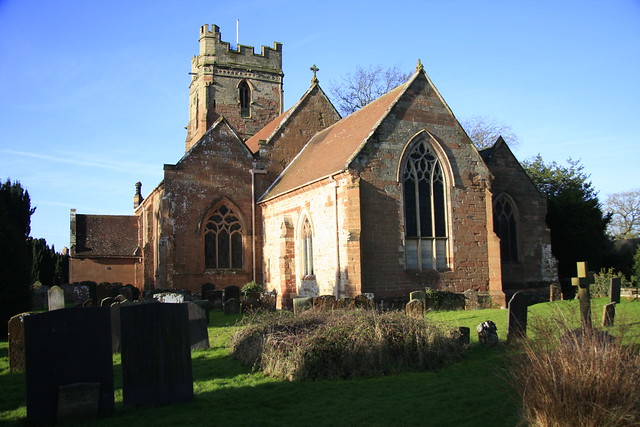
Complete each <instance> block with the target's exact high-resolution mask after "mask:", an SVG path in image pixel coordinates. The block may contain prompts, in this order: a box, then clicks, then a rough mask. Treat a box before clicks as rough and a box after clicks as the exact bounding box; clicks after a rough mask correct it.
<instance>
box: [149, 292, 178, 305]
mask: <svg viewBox="0 0 640 427" xmlns="http://www.w3.org/2000/svg"><path fill="white" fill-rule="evenodd" d="M153 297H154V298H155V299H157V300H158V301H160V302H163V303H168V304H182V303H183V302H184V295H183V294H178V293H175V292H161V293H159V294H153Z"/></svg>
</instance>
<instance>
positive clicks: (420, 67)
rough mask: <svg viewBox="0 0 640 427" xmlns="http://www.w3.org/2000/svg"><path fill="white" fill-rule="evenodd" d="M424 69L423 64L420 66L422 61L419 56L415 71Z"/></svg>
mask: <svg viewBox="0 0 640 427" xmlns="http://www.w3.org/2000/svg"><path fill="white" fill-rule="evenodd" d="M422 70H424V66H422V61H420V58H418V64H417V65H416V71H422Z"/></svg>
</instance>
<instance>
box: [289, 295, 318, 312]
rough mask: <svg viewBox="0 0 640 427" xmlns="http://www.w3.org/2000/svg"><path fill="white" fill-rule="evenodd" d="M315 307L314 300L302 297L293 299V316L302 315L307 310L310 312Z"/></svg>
mask: <svg viewBox="0 0 640 427" xmlns="http://www.w3.org/2000/svg"><path fill="white" fill-rule="evenodd" d="M311 307H313V298H311V297H300V298H294V299H293V314H300V313H302V312H303V311H305V310H309V309H310V308H311Z"/></svg>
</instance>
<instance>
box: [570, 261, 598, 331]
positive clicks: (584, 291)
mask: <svg viewBox="0 0 640 427" xmlns="http://www.w3.org/2000/svg"><path fill="white" fill-rule="evenodd" d="M576 264H577V269H578V277H572V278H571V285H572V286H576V287H577V288H578V295H577V296H578V299H579V300H580V322H581V324H582V327H583V328H591V294H590V293H589V285H590V284H591V283H593V276H591V275H589V273H588V267H587V263H586V262H578V263H576Z"/></svg>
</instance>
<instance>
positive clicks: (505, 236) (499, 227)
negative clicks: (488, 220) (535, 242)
mask: <svg viewBox="0 0 640 427" xmlns="http://www.w3.org/2000/svg"><path fill="white" fill-rule="evenodd" d="M493 231H494V232H495V233H496V235H497V236H498V237H499V238H500V258H501V260H502V262H503V263H515V262H518V228H517V225H516V218H515V213H514V209H513V205H512V203H511V201H510V200H509V198H508V197H507V196H505V195H501V196H500V197H498V198H497V199H496V201H495V203H494V204H493Z"/></svg>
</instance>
